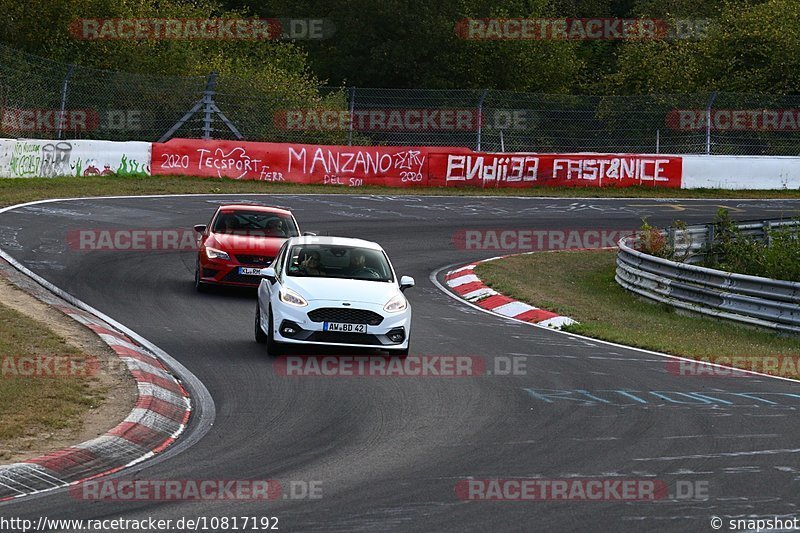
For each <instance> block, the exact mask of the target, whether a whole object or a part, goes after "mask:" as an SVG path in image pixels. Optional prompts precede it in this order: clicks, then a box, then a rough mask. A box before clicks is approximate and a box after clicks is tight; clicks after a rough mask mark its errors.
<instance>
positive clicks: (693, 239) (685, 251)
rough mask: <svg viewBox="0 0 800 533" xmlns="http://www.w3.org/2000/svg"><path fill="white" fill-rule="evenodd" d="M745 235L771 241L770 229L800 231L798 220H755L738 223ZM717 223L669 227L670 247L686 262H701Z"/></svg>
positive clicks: (741, 233)
mask: <svg viewBox="0 0 800 533" xmlns="http://www.w3.org/2000/svg"><path fill="white" fill-rule="evenodd" d="M736 227H737V228H738V229H739V233H740V235H741V236H743V237H751V238H756V239H760V240H763V241H769V239H770V231H772V230H777V229H793V230H794V231H796V232H800V221H798V220H785V219H780V220H759V221H754V222H740V223H738V224H736ZM715 228H716V226H715V224H696V225H692V226H687V227H686V229H683V230H680V229H676V228H668V229H667V231H666V233H667V238H668V241H669V245H670V247H672V249H673V250H674V251H675V256H676V257H681V258H685V259H683V260H682V262H684V263H690V264H695V263H699V262H701V261H702V260H703V259H704V258H705V255H706V252H707V251H708V249H709V247H710V246H709V245H710V244H711V243H713V242H714V239H715Z"/></svg>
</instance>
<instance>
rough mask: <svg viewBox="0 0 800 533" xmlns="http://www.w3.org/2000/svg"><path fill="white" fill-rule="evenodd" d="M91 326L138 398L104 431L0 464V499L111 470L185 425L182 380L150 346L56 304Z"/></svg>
mask: <svg viewBox="0 0 800 533" xmlns="http://www.w3.org/2000/svg"><path fill="white" fill-rule="evenodd" d="M55 307H56V308H57V309H59V310H61V311H63V312H64V313H66V314H67V315H69V316H70V317H72V318H73V319H75V320H77V321H78V322H80V323H81V324H83V325H85V326H86V327H88V328H89V329H91V330H92V331H94V332H95V333H96V334H97V335H98V336H99V337H100V338H101V339H102V340H103V341H104V342H105V343H106V344H107V345H108V346H110V347H111V349H112V350H114V352H116V354H117V355H118V356H119V358H120V360H121V361H122V362H124V363H125V365H126V366H127V367H128V370H129V371H130V373H131V375H132V376H133V377H134V379H135V380H136V384H137V388H138V398H137V400H136V405H135V406H134V408H133V410H132V411H131V413H130V414H129V415H128V417H127V418H125V420H123V421H122V422H120V423H119V424H118V425H117V426H116V427H114V428H112V429H110V430H109V431H107V432H106V433H105V434H104V435H101V436H99V437H97V438H94V439H92V440H89V441H87V442H84V443H81V444H77V445H75V446H70V447H69V448H66V449H64V450H60V451H57V452H54V453H51V454H47V455H44V456H41V457H37V458H34V459H29V460H27V461H23V462H21V463H14V464H11V465H7V466H0V501H5V500H10V499H13V498H18V497H21V496H27V495H30V494H36V493H38V492H44V491H48V490H53V489H56V488H59V487H63V486H66V485H71V484H74V483H78V482H80V481H84V480H86V479H90V478H94V477H98V476H102V475H107V474H111V473H113V472H116V471H118V470H121V469H123V468H126V467H129V466H132V465H134V464H137V463H139V462H141V461H144V460H146V459H149V458H150V457H153V456H154V455H156V454H158V453H160V452H162V451H163V450H164V449H166V448H167V447H168V446H170V445H171V444H172V443H173V442H175V439H177V438H178V436H179V435H180V434H181V433H183V431H184V430H185V429H186V424H187V422H188V421H189V416H190V414H191V412H192V404H191V400H190V398H189V394H188V393H187V392H186V390H185V389H184V387H183V385H181V383H180V382H179V381H178V380H177V379H176V378H175V376H173V375H172V374H171V373H170V371H169V370H168V369H167V368H166V367H165V366H164V364H163V363H162V362H161V361H160V360H159V359H158V357H156V356H155V355H154V354H153V353H152V352H150V351H149V350H147V349H145V348H144V347H142V346H141V345H139V344H137V343H136V342H134V341H133V340H131V339H130V338H129V337H127V336H126V335H124V334H123V333H121V332H119V331H118V330H116V329H115V328H114V327H112V326H111V325H109V324H108V323H106V322H104V321H103V320H100V319H99V318H97V317H95V316H94V315H92V314H90V313H87V312H86V311H83V310H80V309H78V308H77V307H73V306H71V305H68V304H61V305H56V306H55Z"/></svg>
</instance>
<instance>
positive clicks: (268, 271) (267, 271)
mask: <svg viewBox="0 0 800 533" xmlns="http://www.w3.org/2000/svg"><path fill="white" fill-rule="evenodd" d="M260 274H261V277H262V278H267V279H268V280H270V281H275V278H276V277H277V276H276V274H275V269H274V268H272V267H267V268H262V269H261V272H260Z"/></svg>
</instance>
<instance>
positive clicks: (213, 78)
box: [203, 72, 217, 139]
mask: <svg viewBox="0 0 800 533" xmlns="http://www.w3.org/2000/svg"><path fill="white" fill-rule="evenodd" d="M216 88H217V73H216V72H212V73H211V74H209V75H208V81H207V82H206V89H205V90H204V91H203V139H210V138H211V123H212V121H213V120H214V118H213V115H214V93H215V92H216V91H215V90H216Z"/></svg>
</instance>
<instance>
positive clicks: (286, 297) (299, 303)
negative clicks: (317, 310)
mask: <svg viewBox="0 0 800 533" xmlns="http://www.w3.org/2000/svg"><path fill="white" fill-rule="evenodd" d="M278 298H280V300H281V301H282V302H283V303H285V304H289V305H293V306H295V307H305V306H307V305H308V302H307V301H306V300H305V298H303V297H302V296H300V295H299V294H297V293H296V292H294V291H293V290H292V289H287V288H286V287H283V288H282V289H281V290H280V292H279V293H278Z"/></svg>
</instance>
